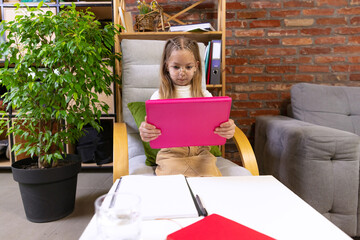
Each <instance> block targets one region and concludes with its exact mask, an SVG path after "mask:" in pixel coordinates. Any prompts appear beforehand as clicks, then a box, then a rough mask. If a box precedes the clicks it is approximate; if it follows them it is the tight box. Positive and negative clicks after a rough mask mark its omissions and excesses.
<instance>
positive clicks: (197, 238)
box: [166, 214, 274, 240]
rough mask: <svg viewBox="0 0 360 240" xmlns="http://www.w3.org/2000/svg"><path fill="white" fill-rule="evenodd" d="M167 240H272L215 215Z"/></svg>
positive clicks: (172, 234)
mask: <svg viewBox="0 0 360 240" xmlns="http://www.w3.org/2000/svg"><path fill="white" fill-rule="evenodd" d="M166 239H167V240H205V239H206V240H235V239H236V240H239V239H241V240H250V239H251V240H263V239H266V240H269V239H274V238H271V237H269V236H267V235H265V234H262V233H260V232H257V231H255V230H253V229H251V228H248V227H246V226H244V225H241V224H240V223H237V222H234V221H232V220H230V219H228V218H225V217H222V216H220V215H217V214H211V215H209V216H207V217H205V218H203V219H201V220H200V221H197V222H195V223H193V224H191V225H189V226H187V227H184V228H182V229H180V230H178V231H176V232H173V233H171V234H169V235H168V236H167V238H166Z"/></svg>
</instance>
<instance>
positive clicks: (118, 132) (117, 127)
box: [113, 123, 129, 182]
mask: <svg viewBox="0 0 360 240" xmlns="http://www.w3.org/2000/svg"><path fill="white" fill-rule="evenodd" d="M113 140H114V141H113V181H114V182H115V180H116V179H118V178H120V177H121V176H125V175H129V154H128V139H127V130H126V124H125V123H114V136H113Z"/></svg>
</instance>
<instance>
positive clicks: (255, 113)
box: [250, 109, 280, 117]
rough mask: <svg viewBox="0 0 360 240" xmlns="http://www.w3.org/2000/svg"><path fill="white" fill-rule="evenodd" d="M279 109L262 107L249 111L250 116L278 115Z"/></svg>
mask: <svg viewBox="0 0 360 240" xmlns="http://www.w3.org/2000/svg"><path fill="white" fill-rule="evenodd" d="M279 114H280V111H279V110H278V109H269V110H268V109H264V110H256V111H250V117H257V116H264V115H279Z"/></svg>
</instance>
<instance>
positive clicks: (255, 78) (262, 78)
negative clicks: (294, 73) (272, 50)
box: [251, 75, 282, 82]
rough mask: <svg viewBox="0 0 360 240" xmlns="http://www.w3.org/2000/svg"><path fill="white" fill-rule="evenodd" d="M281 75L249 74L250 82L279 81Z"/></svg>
mask: <svg viewBox="0 0 360 240" xmlns="http://www.w3.org/2000/svg"><path fill="white" fill-rule="evenodd" d="M281 80H282V77H281V76H269V75H264V76H251V82H281Z"/></svg>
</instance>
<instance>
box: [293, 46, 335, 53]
mask: <svg viewBox="0 0 360 240" xmlns="http://www.w3.org/2000/svg"><path fill="white" fill-rule="evenodd" d="M328 53H331V48H328V47H307V48H302V49H300V54H302V55H313V54H328Z"/></svg>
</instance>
